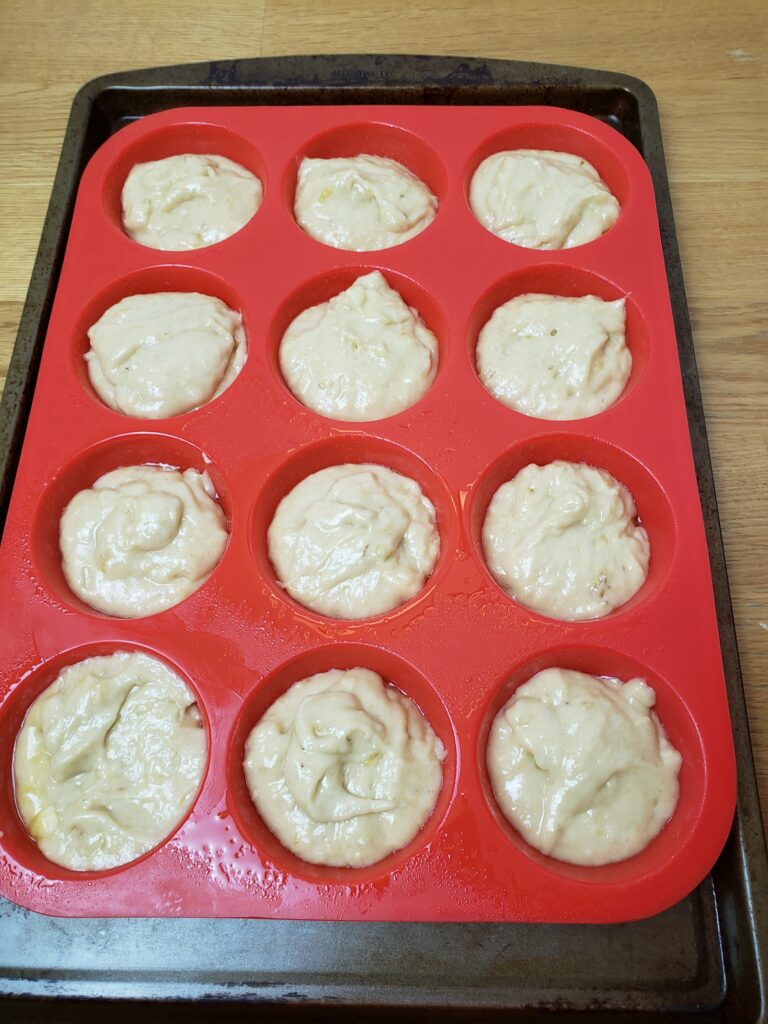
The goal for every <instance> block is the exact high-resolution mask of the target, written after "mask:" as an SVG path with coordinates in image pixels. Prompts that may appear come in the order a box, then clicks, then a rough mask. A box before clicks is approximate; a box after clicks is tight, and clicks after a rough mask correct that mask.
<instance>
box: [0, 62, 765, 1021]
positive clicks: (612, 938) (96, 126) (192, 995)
mask: <svg viewBox="0 0 768 1024" xmlns="http://www.w3.org/2000/svg"><path fill="white" fill-rule="evenodd" d="M319 103H420V104H425V103H426V104H510V105H517V104H544V105H548V104H549V105H555V106H562V107H568V108H571V109H573V110H579V111H582V112H584V113H588V114H591V115H593V116H596V117H599V118H601V119H602V120H605V121H607V122H608V123H610V124H611V125H613V127H615V128H616V129H617V130H619V131H621V132H622V133H623V134H624V135H625V136H626V137H627V138H628V139H629V140H630V141H631V142H632V143H633V144H634V145H635V146H637V148H638V149H639V150H640V152H641V153H642V154H643V156H644V158H645V160H646V162H647V163H648V166H649V168H650V171H651V175H652V177H653V181H654V186H655V190H656V202H657V207H658V213H659V221H660V225H661V233H662V241H663V244H664V253H665V260H666V266H667V276H668V279H669V286H670V294H671V297H672V302H673V308H674V314H675V325H676V331H677V339H678V347H679V354H680V362H681V367H682V371H683V380H684V387H685V394H686V403H687V408H688V420H689V426H690V431H691V438H692V443H693V450H694V454H695V457H696V463H697V472H698V479H699V489H700V492H701V497H702V504H703V509H704V516H705V523H706V527H707V533H708V541H709V551H710V559H711V563H712V575H713V581H714V586H715V596H716V601H717V608H718V616H719V626H720V637H721V644H722V648H723V660H724V665H725V670H726V677H727V682H728V689H729V700H730V706H731V716H732V721H733V729H734V739H735V745H736V751H737V757H738V761H739V797H738V808H737V814H736V819H735V822H734V827H733V830H732V832H731V836H730V838H729V841H728V844H727V846H726V848H725V850H724V852H723V854H722V856H721V858H720V860H719V861H718V863H717V865H716V867H715V869H714V871H713V872H712V875H711V876H710V877H708V878H707V879H705V881H704V882H703V883H702V884H701V885H700V886H699V887H698V889H697V890H696V891H695V892H694V893H692V894H691V896H689V897H688V898H687V899H686V900H684V901H682V902H681V903H679V904H678V905H677V906H675V907H673V908H671V909H670V910H668V911H666V912H665V913H664V914H661V915H659V916H657V917H654V918H650V919H648V920H646V921H640V922H635V923H631V924H622V925H611V926H555V925H480V924H470V925H466V924H465V925H445V924H443V925H429V924H427V925H421V924H419V925H392V924H352V925H350V924H337V923H313V922H279V921H254V920H247V921H246V920H242V921H236V920H218V921H215V920H200V921H197V920H172V919H170V920H169V919H165V920H154V919H124V920H115V919H110V920H61V919H55V918H48V917H43V916H40V915H35V914H32V913H30V912H28V911H24V910H22V909H20V908H19V907H17V906H16V905H15V904H13V903H10V902H7V901H3V900H0V1015H2V1018H3V1020H11V1021H13V1020H19V1021H24V1022H25V1024H31V1022H34V1021H37V1020H40V1021H43V1020H44V1021H55V1020H74V1019H77V1020H78V1021H87V1020H99V1021H103V1020H104V1019H105V1018H106V1017H107V1016H109V1017H110V1018H114V1019H116V1020H121V1019H127V1018H128V1015H129V1014H130V1015H131V1016H133V1015H134V1014H135V1013H136V1012H137V1011H138V1012H140V1013H141V1014H142V1016H144V1017H147V1018H149V1019H154V1018H155V1017H157V1019H160V1018H161V1017H162V1019H163V1020H165V1021H168V1020H175V1019H177V1018H178V1019H179V1020H182V1019H183V1020H184V1021H194V1020H198V1019H200V1020H203V1019H206V1020H207V1019H214V1020H215V1019H222V1017H223V1016H224V1013H225V1012H226V1010H225V1006H226V1008H227V1009H230V1010H231V1011H232V1012H235V1007H236V1006H237V1007H241V1008H242V1007H244V1006H246V1005H247V1004H252V1012H253V1013H258V1015H259V1019H260V1020H271V1019H279V1018H281V1017H284V1016H286V1015H290V1014H291V1013H296V1012H297V1009H298V1008H299V1007H301V1010H302V1015H303V1016H304V1017H306V1018H310V1019H317V1020H330V1019H331V1018H333V1019H334V1020H338V1019H341V1020H343V1019H349V1020H361V1019H363V1018H364V1019H366V1020H374V1019H378V1018H379V1017H381V1018H383V1017H384V1016H391V1013H392V1010H393V1008H394V1007H396V1008H397V1010H396V1012H397V1013H398V1016H400V1017H404V1018H406V1019H408V1018H409V1017H416V1016H418V1015H420V1012H421V1013H423V1011H424V1010H425V1009H427V1008H430V1009H431V1012H432V1013H434V1014H438V1015H443V1016H445V1017H446V1018H451V1019H467V1018H468V1017H470V1016H472V1017H474V1016H480V1015H482V1016H483V1017H484V1018H487V1017H488V1016H491V1017H493V1016H495V1015H497V1014H498V1015H499V1016H503V1017H504V1018H505V1019H508V1018H510V1017H515V1016H517V1017H520V1018H521V1019H525V1020H528V1021H534V1020H538V1019H544V1017H549V1016H550V1015H551V1013H552V1011H553V1010H556V1011H559V1015H560V1016H561V1018H562V1019H582V1020H583V1019H591V1018H594V1017H595V1016H596V1015H597V1014H599V1017H600V1019H601V1020H613V1019H616V1020H619V1019H620V1020H633V1019H647V1018H648V1017H649V1016H652V1015H655V1016H657V1017H658V1016H659V1015H660V1014H662V1015H663V1016H664V1017H665V1019H675V1020H678V1019H679V1020H686V1019H689V1018H690V1019H693V1018H694V1017H695V1019H696V1020H698V1021H702V1020H704V1021H707V1020H738V1021H753V1020H762V1019H764V1017H765V1014H766V1012H767V1011H766V984H765V983H766V977H765V974H766V961H765V949H766V939H767V937H768V858H767V857H766V847H765V837H764V833H763V828H762V821H761V817H760V808H759V802H758V797H757V788H756V782H755V776H754V766H753V761H752V752H751V747H750V742H749V732H748V727H747V720H746V711H745V706H744V696H743V689H742V683H741V675H740V670H739V662H738V651H737V647H736V638H735V632H734V626H733V617H732V613H731V605H730V595H729V591H728V581H727V575H726V569H725V562H724V557H723V549H722V542H721V538H720V529H719V522H718V515H717V505H716V499H715V492H714V485H713V480H712V472H711V466H710V459H709V450H708V447H707V439H706V431H705V425H704V415H703V410H702V405H701V397H700V394H699V387H698V376H697V371H696V362H695V355H694V349H693V342H692V339H691V332H690V324H689V320H688V311H687V305H686V300H685V291H684V286H683V279H682V271H681V267H680V258H679V253H678V248H677V240H676V237H675V228H674V221H673V217H672V208H671V203H670V197H669V186H668V182H667V175H666V167H665V163H664V153H663V148H662V142H661V132H660V126H659V116H658V110H657V106H656V101H655V99H654V96H653V94H652V92H651V91H650V90H649V88H648V87H647V86H646V85H645V84H644V83H642V82H640V81H638V80H637V79H634V78H629V77H627V76H624V75H619V74H613V73H608V72H600V71H590V70H581V69H576V68H565V67H559V66H554V65H545V64H528V63H519V62H514V61H501V60H479V59H475V58H462V57H417V56H392V55H387V56H383V55H377V56H372V55H367V56H366V55H363V56H349V55H343V56H313V57H307V56H299V57H282V58H261V59H254V60H241V61H219V62H213V63H208V64H194V65H184V66H179V67H169V68H153V69H148V70H144V71H135V72H130V73H126V74H119V75H111V76H107V77H104V78H100V79H96V80H94V81H93V82H90V83H89V84H88V85H86V86H85V87H84V88H83V89H82V90H81V91H80V92H79V93H78V94H77V96H76V98H75V100H74V103H73V106H72V112H71V115H70V120H69V125H68V128H67V132H66V136H65V139H64V144H63V147H62V154H61V159H60V163H59V168H58V172H57V175H56V180H55V183H54V187H53V193H52V197H51V202H50V206H49V210H48V215H47V218H46V222H45V226H44V229H43V236H42V240H41V243H40V249H39V251H38V256H37V260H36V263H35V267H34V271H33V276H32V281H31V284H30V288H29V293H28V296H27V301H26V304H25V307H24V311H23V314H22V319H21V324H20V327H19V333H18V338H17V342H16V347H15V349H14V354H13V359H12V363H11V367H10V370H9V375H8V382H7V385H6V390H5V393H4V395H3V402H2V407H1V408H0V522H1V521H2V517H3V516H4V513H5V510H6V509H7V504H8V499H9V496H10V493H11V489H12V486H13V477H14V472H15V467H16V462H17V459H18V454H19V449H20V446H21V441H22V438H23V435H24V429H25V424H26V417H27V414H28V411H29V405H30V401H31V397H32V392H33V390H34V385H35V378H36V374H37V367H38V363H39V358H40V351H41V347H42V344H43V339H44V336H45V330H46V326H47V321H48V314H49V311H50V305H51V300H52V297H53V293H54V291H55V287H56V282H57V279H58V272H59V267H60V263H61V258H62V255H63V251H64V245H65V241H66V236H67V229H68V226H69V218H70V216H71V212H72V207H73V203H74V196H75V191H76V188H77V183H78V181H79V178H80V174H81V172H82V169H83V167H84V165H85V163H86V162H87V160H88V158H89V157H90V156H91V154H92V153H93V152H94V151H95V150H96V148H97V147H98V146H99V145H100V144H101V143H102V142H103V141H104V140H105V139H106V138H107V137H108V136H109V135H111V134H112V133H114V132H115V131H117V130H118V129H119V128H120V127H122V126H123V125H124V124H126V123H127V122H129V121H131V120H134V119H136V118H138V117H142V116H144V115H146V114H149V113H154V112H156V111H160V110H166V109H168V108H170V107H177V106H187V105H195V106H203V105H224V104H229V105H239V104H242V105H258V104H319ZM0 825H1V823H0ZM103 1000H109V1001H110V1002H109V1003H105V1002H104V1001H103Z"/></svg>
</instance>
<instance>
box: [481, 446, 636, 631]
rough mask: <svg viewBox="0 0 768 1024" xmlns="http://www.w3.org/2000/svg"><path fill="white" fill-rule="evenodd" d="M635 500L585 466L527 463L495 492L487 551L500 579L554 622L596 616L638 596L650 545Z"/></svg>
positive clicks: (485, 529)
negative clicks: (638, 520) (640, 522)
mask: <svg viewBox="0 0 768 1024" xmlns="http://www.w3.org/2000/svg"><path fill="white" fill-rule="evenodd" d="M636 517H637V510H636V508H635V503H634V501H633V499H632V495H631V494H630V493H629V491H628V490H627V489H626V488H625V487H624V486H623V485H622V484H620V483H619V482H618V481H617V480H615V479H614V478H613V477H612V476H611V475H610V473H606V472H605V471H604V470H602V469H595V468H594V467H593V466H587V465H585V464H584V463H583V462H579V463H574V462H563V461H560V460H558V461H556V462H550V463H549V464H548V465H546V466H537V465H534V464H531V465H529V466H526V467H525V468H524V469H522V470H520V472H519V473H518V474H517V476H515V477H514V478H513V479H512V480H510V481H509V482H508V483H506V484H503V485H502V486H501V487H500V488H499V489H498V490H497V491H496V493H495V494H494V496H493V498H492V499H491V503H490V505H489V506H488V512H487V513H486V516H485V522H484V524H483V548H484V550H485V557H486V560H487V562H488V568H489V569H490V570H491V572H492V574H493V575H494V577H495V578H496V580H497V582H498V583H499V584H500V585H501V586H502V587H503V588H504V589H505V590H506V591H508V593H509V594H510V595H511V596H512V597H514V598H516V599H517V600H518V601H519V602H520V603H521V604H523V605H525V606H526V608H530V609H532V610H533V611H536V612H540V613H541V614H542V615H548V616H550V617H551V618H554V619H571V620H574V621H575V620H581V619H596V618H599V617H600V616H602V615H607V614H608V613H609V612H611V611H613V610H614V609H615V608H618V607H619V606H620V605H622V604H624V603H625V602H626V601H628V600H629V599H630V597H632V595H633V594H635V593H637V591H638V590H639V589H640V587H641V586H642V585H643V583H644V582H645V580H646V577H647V576H648V563H649V561H650V544H649V543H648V535H647V533H646V532H645V530H644V529H643V527H642V526H638V525H637V523H636Z"/></svg>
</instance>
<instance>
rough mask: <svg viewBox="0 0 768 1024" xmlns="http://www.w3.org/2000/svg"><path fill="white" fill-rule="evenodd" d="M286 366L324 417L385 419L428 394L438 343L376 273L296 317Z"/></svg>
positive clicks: (286, 343) (290, 380) (291, 380)
mask: <svg viewBox="0 0 768 1024" xmlns="http://www.w3.org/2000/svg"><path fill="white" fill-rule="evenodd" d="M280 369H281V370H282V373H283V377H284V378H285V381H286V383H287V385H288V387H289V388H290V389H291V391H292V392H293V393H294V395H295V396H296V397H297V398H298V399H299V401H300V402H302V403H303V404H304V405H306V406H307V407H308V408H310V409H313V410H314V411H315V412H318V413H320V414H321V415H322V416H330V417H332V418H333V419H339V420H378V419H382V418H383V417H385V416H394V415H395V414H396V413H398V412H402V411H403V410H404V409H407V408H408V407H409V406H411V405H413V404H414V402H418V400H419V399H420V398H421V397H422V396H423V395H424V394H425V393H426V392H427V390H428V389H429V386H430V385H431V383H432V381H433V380H434V379H435V374H436V373H437V339H436V338H435V336H434V334H432V332H431V331H430V330H428V329H427V327H426V326H425V325H424V323H423V322H422V320H421V318H420V317H419V315H418V313H417V312H416V310H414V309H411V308H410V307H409V306H407V305H406V303H405V302H404V301H403V300H402V298H401V297H400V295H399V294H398V293H397V292H396V291H395V290H394V289H393V288H390V286H389V285H388V284H387V281H386V279H385V278H384V276H383V274H381V273H379V271H378V270H375V271H373V273H371V274H365V275H364V276H363V277H358V279H357V280H356V281H355V282H354V283H353V284H352V285H350V287H349V288H347V289H345V290H344V291H343V292H340V293H339V294H338V295H335V296H334V297H333V298H332V299H330V300H329V301H328V302H323V303H321V304H320V305H319V306H312V307H311V308H310V309H306V310H304V312H303V313H300V314H299V316H297V317H296V319H295V320H294V321H293V322H292V323H291V325H290V326H289V327H288V330H287V331H286V332H285V334H284V335H283V340H282V341H281V343H280Z"/></svg>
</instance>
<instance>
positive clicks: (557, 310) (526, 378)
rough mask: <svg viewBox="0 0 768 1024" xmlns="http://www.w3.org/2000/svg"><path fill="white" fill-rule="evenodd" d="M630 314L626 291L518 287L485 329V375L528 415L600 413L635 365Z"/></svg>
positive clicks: (481, 349) (480, 367) (481, 366)
mask: <svg viewBox="0 0 768 1024" xmlns="http://www.w3.org/2000/svg"><path fill="white" fill-rule="evenodd" d="M624 322H625V314H624V300H623V299H618V300H617V301H615V302H604V301H603V300H602V299H598V298H597V297H596V296H594V295H585V296H583V297H582V298H577V299H571V298H564V297H561V296H557V295H535V294H530V295H518V296H517V297H516V298H514V299H511V300H510V301H509V302H505V303H504V305H503V306H499V307H498V309H496V310H495V312H494V314H493V316H492V317H491V319H490V320H489V321H488V323H487V324H486V325H485V327H483V329H482V331H481V332H480V336H479V339H478V342H477V372H478V375H479V377H480V380H481V381H482V382H483V384H484V385H485V387H486V388H487V389H488V390H489V391H490V393H491V394H492V395H493V396H494V398H498V400H499V401H500V402H502V403H503V404H504V405H506V406H508V407H509V408H510V409H515V410H516V411H517V412H522V413H525V415H526V416H538V417H539V418H540V419H545V420H575V419H579V418H580V417H582V416H594V415H595V414H596V413H599V412H602V411H603V410H604V409H607V408H608V406H610V405H613V403H614V402H615V401H616V399H617V398H619V396H620V395H621V393H622V391H623V390H624V388H625V387H626V384H627V381H628V380H629V375H630V373H631V371H632V356H631V354H630V351H629V349H628V348H627V346H626V344H625V341H624Z"/></svg>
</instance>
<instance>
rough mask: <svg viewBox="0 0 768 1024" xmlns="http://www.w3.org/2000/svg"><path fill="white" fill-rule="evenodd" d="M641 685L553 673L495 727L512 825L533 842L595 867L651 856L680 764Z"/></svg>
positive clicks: (541, 676) (496, 781) (502, 795)
mask: <svg viewBox="0 0 768 1024" xmlns="http://www.w3.org/2000/svg"><path fill="white" fill-rule="evenodd" d="M655 699H656V695H655V694H654V692H653V690H652V689H651V687H650V686H648V684H647V683H646V682H645V681H644V680H642V679H631V680H630V681H629V682H628V683H623V684H622V682H621V681H620V680H618V679H614V678H611V677H596V676H590V675H586V674H585V673H583V672H574V671H571V670H569V669H562V668H550V669H545V670H544V671H543V672H539V673H537V674H536V675H535V676H533V678H532V679H530V680H529V681H528V682H527V683H525V684H524V685H523V686H521V687H519V689H517V690H516V691H515V693H514V695H513V696H512V698H511V700H510V701H509V702H508V703H507V704H506V705H505V707H503V708H502V710H501V711H500V712H499V713H498V715H497V716H496V718H495V719H494V722H493V726H492V727H491V733H490V737H489V740H488V750H487V763H488V774H489V776H490V779H491V785H492V787H493V792H494V795H495V797H496V800H497V802H498V805H499V807H500V808H501V810H502V812H503V814H504V816H505V817H506V818H507V819H508V820H509V822H510V823H511V824H512V825H513V826H514V827H515V828H516V829H517V831H518V832H519V833H520V834H521V835H522V837H523V838H524V839H525V840H526V842H528V843H530V845H531V846H533V847H535V848H536V849H537V850H540V851H541V852H542V853H545V854H548V855H549V856H551V857H556V858H557V859H558V860H563V861H567V862H568V863H570V864H586V865H593V866H597V865H600V864H611V863H613V862H614V861H619V860H624V859H626V858H627V857H632V856H633V855H634V854H636V853H639V852H640V850H643V849H644V848H645V847H646V846H647V845H648V843H650V841H651V840H652V839H653V838H654V836H656V835H657V834H658V833H659V832H660V831H661V829H662V828H663V826H664V824H665V823H666V822H667V821H668V820H669V819H670V818H671V817H672V814H673V812H674V810H675V806H676V805H677V799H678V793H679V786H678V781H677V778H678V773H679V771H680V762H681V758H680V755H679V754H678V752H677V751H676V750H675V748H674V747H673V746H672V745H671V744H670V742H669V740H668V739H667V737H666V735H665V734H664V730H663V729H662V727H661V724H660V723H659V720H658V718H657V717H656V715H655V714H653V712H652V710H651V709H652V708H653V705H654V703H655Z"/></svg>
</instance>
